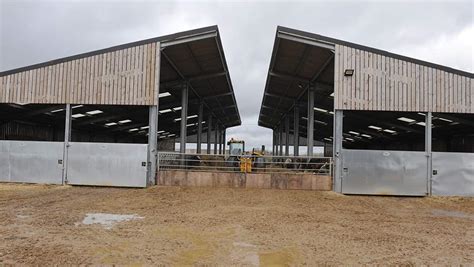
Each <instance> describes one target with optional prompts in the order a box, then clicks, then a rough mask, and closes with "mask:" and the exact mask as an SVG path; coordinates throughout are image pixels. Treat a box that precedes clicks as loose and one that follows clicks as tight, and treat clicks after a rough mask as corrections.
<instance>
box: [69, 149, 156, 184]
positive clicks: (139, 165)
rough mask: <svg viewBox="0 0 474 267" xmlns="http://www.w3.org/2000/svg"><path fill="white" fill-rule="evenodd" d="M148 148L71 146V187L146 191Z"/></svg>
mask: <svg viewBox="0 0 474 267" xmlns="http://www.w3.org/2000/svg"><path fill="white" fill-rule="evenodd" d="M147 149H148V145H146V144H114V143H82V142H81V143H78V142H71V143H70V147H69V155H68V157H69V161H68V184H73V185H101V186H123V187H146V171H147V168H146V162H147Z"/></svg>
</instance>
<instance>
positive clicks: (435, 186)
mask: <svg viewBox="0 0 474 267" xmlns="http://www.w3.org/2000/svg"><path fill="white" fill-rule="evenodd" d="M431 190H432V194H433V195H443V196H474V153H454V152H433V176H432V189H431Z"/></svg>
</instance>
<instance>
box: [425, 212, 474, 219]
mask: <svg viewBox="0 0 474 267" xmlns="http://www.w3.org/2000/svg"><path fill="white" fill-rule="evenodd" d="M431 214H432V215H434V216H437V217H453V218H465V219H474V215H471V214H467V213H464V212H461V211H454V210H432V211H431Z"/></svg>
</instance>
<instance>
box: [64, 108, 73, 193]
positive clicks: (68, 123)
mask: <svg viewBox="0 0 474 267" xmlns="http://www.w3.org/2000/svg"><path fill="white" fill-rule="evenodd" d="M71 115H72V114H71V104H66V117H65V124H64V125H65V126H64V147H63V178H62V184H63V185H64V184H67V178H68V177H67V167H68V155H69V151H68V150H69V142H70V141H71V118H72V117H71Z"/></svg>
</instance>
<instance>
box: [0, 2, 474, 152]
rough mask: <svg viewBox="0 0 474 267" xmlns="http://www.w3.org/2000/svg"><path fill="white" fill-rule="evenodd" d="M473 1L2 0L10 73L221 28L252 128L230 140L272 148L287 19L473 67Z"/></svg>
mask: <svg viewBox="0 0 474 267" xmlns="http://www.w3.org/2000/svg"><path fill="white" fill-rule="evenodd" d="M473 16H474V7H473V1H398V2H396V1H370V2H364V1H299V2H298V1H130V0H122V1H105V0H102V1H100V0H99V1H88V0H85V1H84V0H82V1H41V0H34V1H22V0H16V1H11V0H0V71H4V70H8V69H12V68H17V67H22V66H26V65H31V64H35V63H39V62H43V61H48V60H51V59H55V58H60V57H65V56H70V55H74V54H78V53H83V52H87V51H92V50H97V49H101V48H106V47H110V46H114V45H118V44H122V43H128V42H132V41H137V40H142V39H146V38H151V37H156V36H161V35H166V34H171V33H175V32H179V31H185V30H190V29H194V28H199V27H205V26H210V25H218V27H219V31H220V35H221V40H222V43H223V47H224V52H225V57H226V60H227V64H228V67H229V71H230V76H231V78H232V84H233V87H234V91H235V95H236V99H237V105H238V107H239V111H240V115H241V118H242V125H241V126H238V127H233V128H230V129H228V130H227V138H228V139H230V138H231V137H234V138H238V139H243V140H245V141H246V143H247V145H246V146H247V148H252V147H260V146H261V145H266V146H267V147H271V141H272V138H271V137H272V135H271V130H269V129H265V128H262V127H259V126H258V125H257V121H258V114H259V111H260V105H261V101H262V97H263V90H264V86H265V81H266V75H267V71H268V67H269V64H270V57H271V53H272V48H273V42H274V38H275V33H276V27H277V26H278V25H281V26H285V27H290V28H295V29H298V30H303V31H309V32H313V33H317V34H321V35H326V36H329V37H334V38H338V39H342V40H346V41H350V42H355V43H359V44H362V45H367V46H371V47H375V48H378V49H383V50H387V51H390V52H394V53H397V54H401V55H405V56H410V57H414V58H418V59H422V60H425V61H429V62H433V63H438V64H441V65H446V66H449V67H452V68H456V69H461V70H465V71H469V72H473V66H474V22H473Z"/></svg>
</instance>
